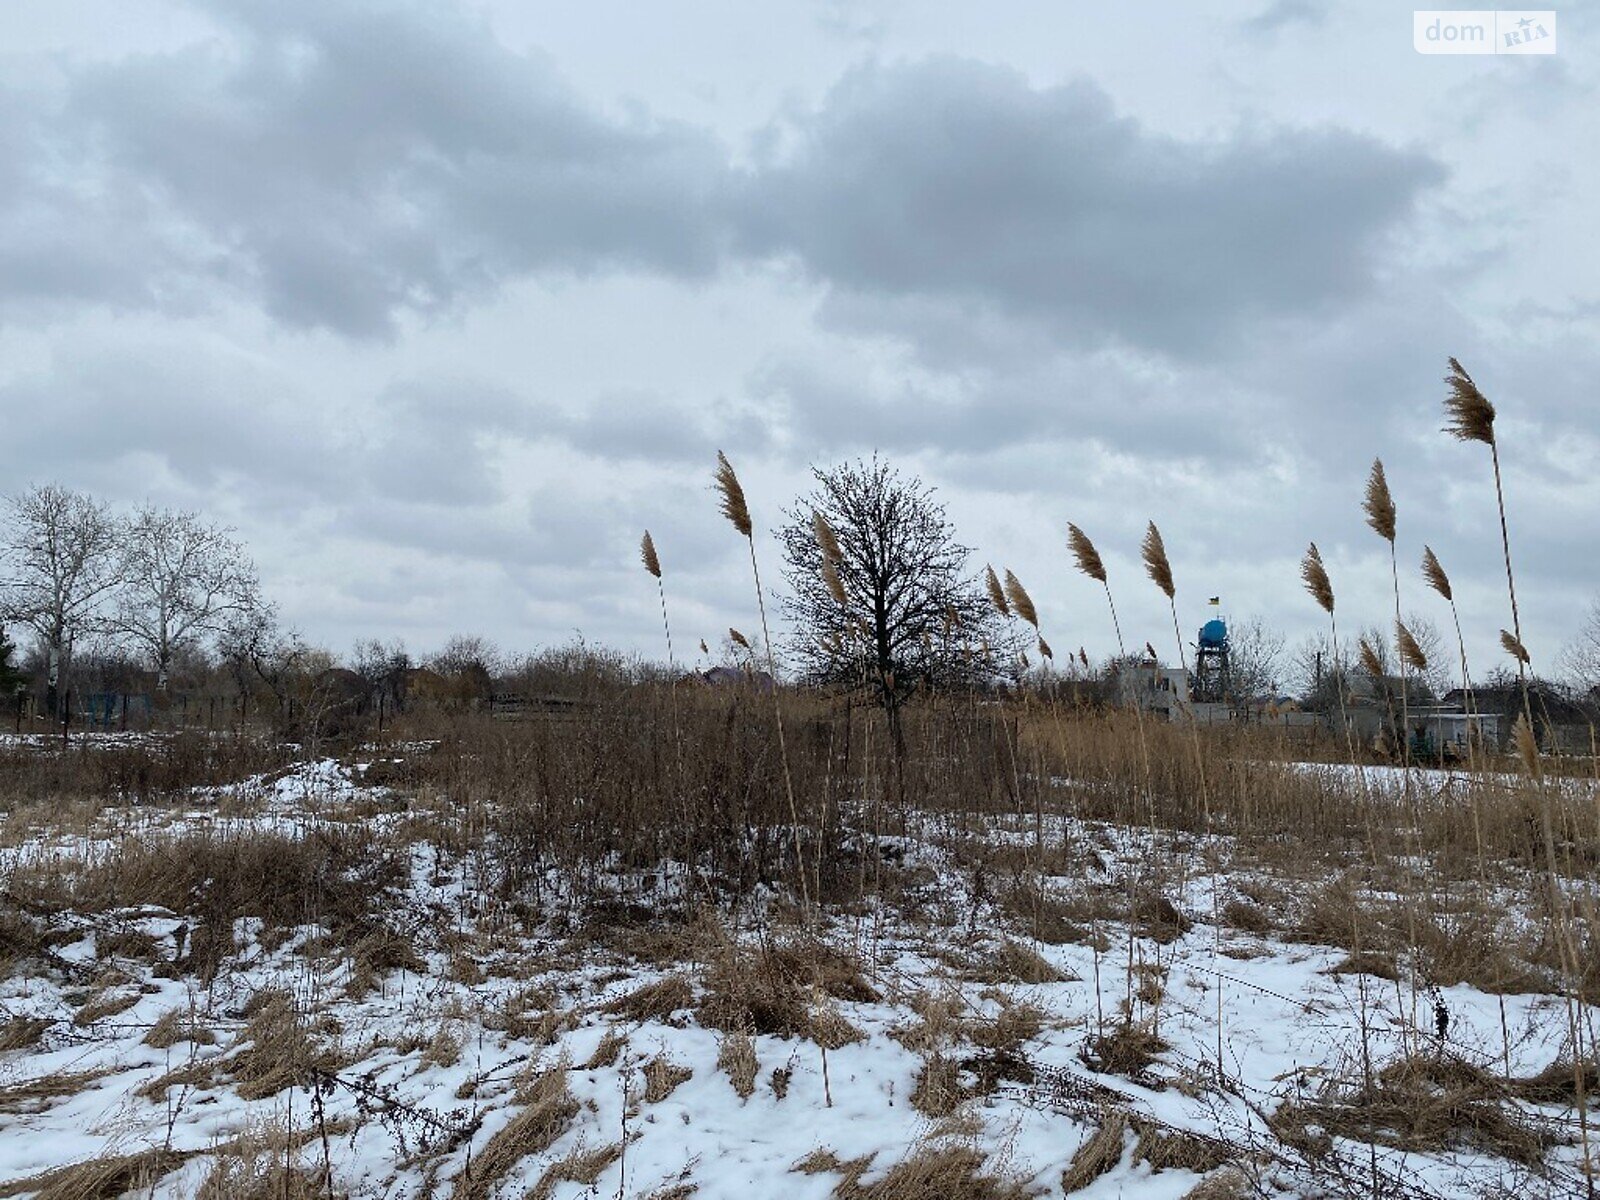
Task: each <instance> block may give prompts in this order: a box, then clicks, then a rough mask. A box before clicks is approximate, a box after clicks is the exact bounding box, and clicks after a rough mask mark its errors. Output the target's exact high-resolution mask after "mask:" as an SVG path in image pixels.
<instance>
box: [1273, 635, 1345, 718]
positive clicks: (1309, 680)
mask: <svg viewBox="0 0 1600 1200" xmlns="http://www.w3.org/2000/svg"><path fill="white" fill-rule="evenodd" d="M1333 650H1334V648H1333V643H1332V638H1331V637H1330V636H1329V634H1328V633H1327V631H1325V630H1321V631H1318V632H1316V633H1311V634H1308V635H1307V636H1306V637H1304V638H1303V639H1301V641H1300V642H1299V643H1297V644H1296V645H1295V648H1294V650H1293V651H1292V652H1291V653H1290V656H1289V666H1288V672H1289V683H1290V687H1291V688H1292V690H1293V691H1294V694H1295V695H1296V696H1297V697H1298V698H1299V699H1300V702H1301V703H1302V704H1304V705H1305V706H1306V707H1307V708H1311V709H1316V710H1318V711H1324V712H1329V711H1332V710H1333V709H1335V708H1337V707H1338V706H1339V692H1338V684H1339V682H1340V681H1342V682H1343V685H1344V689H1345V691H1346V692H1348V691H1349V687H1350V676H1351V674H1352V672H1353V671H1354V670H1355V669H1356V664H1355V658H1354V654H1353V651H1352V649H1351V647H1350V646H1349V645H1348V644H1346V643H1344V642H1341V643H1340V644H1339V647H1338V650H1339V652H1338V654H1337V655H1335V654H1334V652H1333Z"/></svg>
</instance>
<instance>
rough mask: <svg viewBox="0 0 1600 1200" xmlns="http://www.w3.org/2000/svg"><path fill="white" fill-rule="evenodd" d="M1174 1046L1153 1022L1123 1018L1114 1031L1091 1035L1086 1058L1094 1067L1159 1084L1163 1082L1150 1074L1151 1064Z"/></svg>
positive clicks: (1085, 1053) (1090, 1065) (1084, 1056)
mask: <svg viewBox="0 0 1600 1200" xmlns="http://www.w3.org/2000/svg"><path fill="white" fill-rule="evenodd" d="M1170 1048H1171V1047H1170V1045H1169V1044H1168V1042H1167V1040H1166V1039H1165V1038H1163V1037H1162V1036H1161V1035H1160V1034H1158V1033H1156V1032H1155V1030H1153V1029H1152V1028H1150V1026H1148V1025H1146V1024H1143V1023H1141V1022H1137V1021H1123V1022H1122V1023H1120V1024H1118V1025H1116V1026H1114V1027H1113V1028H1112V1029H1111V1030H1110V1032H1108V1033H1105V1034H1099V1035H1096V1036H1094V1037H1091V1038H1089V1040H1088V1042H1087V1043H1086V1044H1085V1046H1084V1050H1083V1054H1082V1058H1083V1061H1084V1063H1085V1064H1086V1065H1087V1066H1088V1067H1089V1068H1090V1069H1091V1070H1095V1071H1101V1072H1104V1073H1106V1074H1110V1075H1121V1076H1123V1077H1124V1078H1126V1079H1133V1080H1138V1081H1141V1082H1150V1083H1154V1084H1155V1086H1157V1087H1159V1086H1161V1084H1160V1082H1159V1081H1157V1080H1153V1079H1152V1078H1151V1077H1150V1075H1149V1068H1150V1065H1151V1064H1152V1063H1154V1062H1155V1061H1156V1060H1157V1058H1158V1057H1159V1056H1160V1055H1161V1054H1162V1053H1164V1052H1165V1051H1167V1050H1168V1049H1170Z"/></svg>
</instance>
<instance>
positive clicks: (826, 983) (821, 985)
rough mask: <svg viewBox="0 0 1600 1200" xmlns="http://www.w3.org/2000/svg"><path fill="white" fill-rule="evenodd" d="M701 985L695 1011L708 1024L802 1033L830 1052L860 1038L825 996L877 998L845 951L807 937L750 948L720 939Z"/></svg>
mask: <svg viewBox="0 0 1600 1200" xmlns="http://www.w3.org/2000/svg"><path fill="white" fill-rule="evenodd" d="M705 989H706V994H705V998H704V999H703V1000H701V1002H700V1005H699V1007H698V1008H697V1009H696V1015H697V1016H698V1018H699V1020H700V1024H701V1025H703V1026H705V1027H706V1028H708V1029H716V1030H720V1031H722V1032H724V1033H744V1034H756V1033H761V1034H770V1035H772V1036H774V1037H784V1038H807V1039H809V1040H811V1041H814V1042H816V1043H817V1044H818V1045H819V1046H822V1047H824V1048H825V1049H829V1050H834V1049H837V1048H839V1047H840V1046H846V1045H849V1044H850V1043H851V1042H857V1041H860V1040H861V1039H862V1038H863V1037H864V1036H865V1035H864V1034H862V1032H861V1031H860V1030H859V1029H857V1028H856V1027H855V1026H854V1025H852V1024H850V1022H849V1021H848V1020H846V1019H845V1017H844V1016H843V1015H842V1014H841V1013H840V1012H839V1010H838V1009H837V1007H835V1006H834V1005H833V1004H832V1003H831V1000H833V999H846V1000H856V1001H870V1000H873V999H876V997H877V993H876V992H875V991H874V990H873V989H872V987H871V986H870V985H869V984H868V983H867V982H866V980H865V979H864V978H863V977H862V974H861V970H860V967H859V964H858V963H856V962H855V960H854V959H852V958H851V957H850V956H849V955H848V954H847V953H845V952H844V951H842V950H839V949H837V948H834V947H831V946H827V945H825V944H823V943H821V942H815V941H810V940H802V941H796V942H795V943H792V944H788V945H778V946H771V945H768V946H762V947H760V948H758V949H756V950H754V951H751V950H749V949H746V948H744V947H741V946H738V945H736V944H734V943H731V942H725V943H723V944H722V946H721V947H720V948H719V949H718V951H717V952H716V953H715V954H714V956H713V958H712V960H711V962H710V963H709V964H708V965H707V970H706V975H705Z"/></svg>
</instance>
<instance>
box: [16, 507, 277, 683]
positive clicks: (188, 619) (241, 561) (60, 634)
mask: <svg viewBox="0 0 1600 1200" xmlns="http://www.w3.org/2000/svg"><path fill="white" fill-rule="evenodd" d="M264 611H265V606H264V604H263V602H262V599H261V593H260V584H259V581H258V579H257V577H256V569H255V565H254V564H253V563H252V562H251V560H250V557H249V555H248V554H246V553H245V550H244V548H243V547H242V546H241V545H240V544H239V542H238V541H237V540H236V539H235V537H234V536H233V531H232V530H230V529H227V528H225V527H223V526H220V525H215V524H212V523H210V522H207V521H205V520H204V519H202V518H201V517H200V516H199V515H198V514H196V513H192V512H183V511H177V510H173V509H163V508H157V507H155V506H153V505H145V506H142V507H140V508H138V509H136V510H134V511H132V512H127V513H122V512H117V511H115V510H113V509H112V507H111V506H110V505H109V504H107V503H106V502H105V501H103V500H99V499H96V498H95V497H93V496H90V495H87V494H85V493H82V492H75V491H71V490H68V489H66V488H63V487H60V486H58V485H55V484H46V485H42V486H37V487H33V488H31V489H29V490H28V491H26V492H23V493H22V494H21V495H18V496H15V497H12V498H11V499H10V500H9V501H8V502H7V503H6V505H5V510H4V515H3V524H0V623H6V624H11V625H15V626H20V627H21V628H24V629H26V630H29V631H30V632H31V633H32V634H33V635H34V638H35V641H36V646H37V650H38V652H39V654H40V656H41V657H42V660H43V662H42V667H43V675H44V688H45V706H46V709H47V711H48V712H49V713H51V714H52V715H53V714H55V713H56V712H57V711H58V709H59V706H60V702H61V694H62V692H63V691H64V690H65V687H66V681H67V679H68V677H69V675H70V672H71V670H72V664H73V656H74V653H75V652H76V651H77V650H78V649H79V648H80V647H83V646H85V645H86V644H88V643H94V644H95V645H96V646H97V647H100V648H102V649H104V648H106V647H111V648H115V649H120V650H123V651H125V652H128V653H130V654H132V655H133V656H135V657H136V658H138V659H139V660H140V661H142V662H143V663H144V665H145V666H146V667H147V668H148V670H149V671H150V672H151V673H152V674H153V675H154V677H155V688H156V690H157V691H158V692H161V693H164V692H166V690H167V688H168V686H169V683H170V680H171V677H172V671H173V668H174V666H175V665H176V664H177V663H178V662H179V660H180V659H182V658H183V657H184V656H185V655H189V654H192V653H194V652H195V651H197V650H203V649H204V648H206V647H207V646H208V645H213V644H215V643H216V642H217V640H218V639H220V638H222V637H224V636H225V634H226V633H227V632H228V631H229V630H230V629H231V628H234V627H235V626H239V625H243V624H247V623H249V622H251V621H256V620H259V619H260V617H261V615H262V614H263V613H264ZM12 686H13V688H14V687H15V685H14V684H13V685H12Z"/></svg>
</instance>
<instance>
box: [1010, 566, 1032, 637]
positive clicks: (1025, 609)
mask: <svg viewBox="0 0 1600 1200" xmlns="http://www.w3.org/2000/svg"><path fill="white" fill-rule="evenodd" d="M1005 591H1006V600H1007V602H1008V603H1009V604H1010V605H1011V610H1012V611H1013V612H1015V613H1016V614H1017V616H1019V617H1021V618H1022V619H1023V620H1024V621H1026V622H1027V623H1028V624H1029V625H1032V626H1033V628H1034V632H1035V633H1037V632H1038V630H1039V610H1038V609H1036V608H1034V606H1033V598H1032V597H1031V596H1029V595H1028V589H1027V588H1025V587H1023V586H1022V581H1021V580H1020V579H1018V578H1017V577H1016V575H1015V574H1013V573H1012V572H1010V571H1007V572H1006V589H1005Z"/></svg>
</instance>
